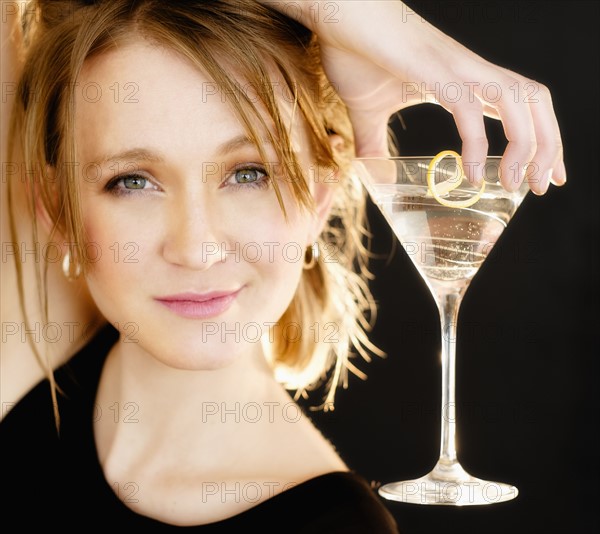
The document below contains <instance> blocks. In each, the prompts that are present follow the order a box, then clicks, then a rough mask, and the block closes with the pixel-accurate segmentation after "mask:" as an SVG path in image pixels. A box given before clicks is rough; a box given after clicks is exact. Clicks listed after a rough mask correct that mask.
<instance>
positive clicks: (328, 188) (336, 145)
mask: <svg viewBox="0 0 600 534" xmlns="http://www.w3.org/2000/svg"><path fill="white" fill-rule="evenodd" d="M329 142H330V144H331V149H332V150H333V151H334V152H338V151H341V150H342V149H343V148H344V144H345V143H344V140H343V139H342V137H340V136H339V135H337V134H332V135H330V136H329ZM339 182H340V177H339V169H337V168H332V167H318V168H317V172H316V173H315V175H314V177H313V199H314V201H315V221H314V224H313V227H312V228H311V232H310V242H309V243H308V245H310V244H312V243H314V242H315V241H316V240H317V238H318V237H319V235H320V234H321V232H322V231H323V228H324V227H325V223H326V222H327V220H328V218H329V214H330V212H331V206H332V205H333V198H334V193H335V191H336V190H337V188H338V187H339Z"/></svg>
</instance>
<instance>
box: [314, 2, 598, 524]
mask: <svg viewBox="0 0 600 534" xmlns="http://www.w3.org/2000/svg"><path fill="white" fill-rule="evenodd" d="M407 4H408V5H409V6H410V7H412V8H413V9H414V10H415V11H416V12H417V13H419V14H421V15H423V17H424V18H425V19H426V20H428V21H429V22H431V23H432V24H434V25H435V26H437V27H438V28H440V29H441V30H442V31H444V32H445V33H447V34H449V35H450V36H452V37H453V38H455V39H457V40H458V41H459V42H461V43H463V44H464V45H466V46H467V47H469V48H471V49H472V50H474V51H475V52H476V53H478V54H479V55H481V56H483V57H484V58H486V59H488V60H490V61H492V62H493V63H496V64H498V65H501V66H504V67H507V68H509V69H511V70H514V71H516V72H519V73H521V74H523V75H525V76H527V77H529V78H532V79H534V80H537V81H539V82H542V83H544V84H545V85H547V86H548V87H549V88H550V89H551V92H552V96H553V101H554V107H555V111H556V114H557V116H558V119H559V123H560V125H561V131H562V137H563V143H564V150H565V163H566V168H567V176H568V182H567V185H566V186H565V187H562V188H557V187H554V186H551V188H550V191H549V192H548V194H546V195H545V196H543V197H536V196H534V195H533V194H530V195H528V197H527V198H526V199H525V201H524V203H523V204H522V206H521V208H520V209H519V211H518V212H517V214H516V215H515V217H514V219H513V221H512V222H511V224H510V226H509V227H508V229H507V230H506V231H505V233H504V234H503V236H502V238H501V240H500V241H498V244H497V245H496V247H495V248H494V251H493V252H492V254H491V255H490V256H489V258H488V261H487V262H486V263H485V265H484V266H483V267H482V268H481V270H480V272H479V273H478V275H477V277H476V278H475V279H474V281H473V282H472V284H471V287H470V289H469V291H468V292H467V294H466V296H465V298H464V301H463V305H462V308H461V313H460V318H459V334H458V339H457V405H458V406H457V412H458V414H457V416H458V454H459V459H460V460H461V462H462V464H463V466H464V467H465V468H466V469H467V470H468V471H470V472H471V473H472V474H474V475H476V476H478V477H480V478H483V479H487V480H496V481H502V482H509V483H512V484H515V485H516V486H517V487H518V488H519V491H520V493H519V496H518V498H517V499H516V500H514V501H510V502H506V503H500V504H494V505H491V506H481V507H479V506H476V507H473V506H467V507H463V508H459V507H446V506H421V505H412V504H404V503H396V502H389V501H384V502H385V503H386V505H387V506H388V508H389V510H391V512H392V513H393V514H394V516H395V517H396V520H397V522H398V525H399V527H400V530H401V532H404V533H409V534H410V533H414V534H421V533H426V534H428V533H434V532H436V533H437V532H439V533H444V534H450V533H461V534H468V533H489V534H492V533H496V532H498V533H500V532H502V533H506V532H517V533H521V532H524V533H525V532H526V533H532V534H533V533H538V532H539V533H546V534H548V533H554V532H557V533H558V532H560V533H564V532H568V533H576V534H578V533H587V532H592V531H596V529H597V528H598V526H599V524H600V523H599V522H598V515H597V512H596V511H595V509H596V504H595V501H596V500H597V499H596V494H597V488H598V482H599V477H598V452H599V451H600V446H599V443H598V437H597V436H598V422H599V421H598V419H599V418H598V410H599V409H600V408H599V407H600V404H599V403H598V389H597V388H598V349H597V346H598V343H597V342H593V337H595V336H597V335H598V330H596V329H597V328H598V313H597V305H598V212H599V211H600V209H599V204H600V197H599V196H598V179H599V177H598V166H599V165H600V163H599V161H598V156H599V148H600V147H599V145H598V134H597V131H598V130H597V123H598V121H599V118H600V117H599V113H598V98H599V96H600V92H599V87H598V65H599V60H598V55H597V52H596V49H597V46H598V24H599V17H598V13H599V4H598V3H597V2H594V1H570V2H566V1H562V2H552V1H544V2H538V1H536V2H532V1H520V2H514V1H507V0H504V1H483V0H479V1H478V0H473V1H451V0H449V1H409V2H407ZM399 31H401V28H399ZM399 53H401V51H399ZM402 117H403V120H404V123H405V126H406V130H403V129H402V128H401V127H399V124H398V123H394V126H395V127H396V129H397V132H398V143H399V147H400V151H401V153H402V154H403V155H423V154H435V153H437V152H439V151H441V150H444V149H454V150H458V151H460V148H461V144H460V138H459V137H458V134H457V132H456V127H455V125H454V121H453V119H452V117H451V116H450V115H449V114H448V113H446V112H445V111H444V110H443V109H442V108H439V107H437V106H433V105H428V104H425V105H420V106H416V107H414V108H411V109H409V110H405V111H403V112H402ZM486 125H487V128H488V129H487V131H488V136H489V140H490V149H489V153H490V154H501V153H502V152H503V150H504V147H505V146H506V139H505V138H504V135H503V132H502V127H501V125H500V123H498V122H497V121H493V120H488V119H486ZM370 220H371V224H372V229H373V231H374V233H375V235H376V239H375V241H374V249H375V251H377V252H384V253H389V254H388V256H389V259H388V260H387V261H383V260H378V261H375V262H374V263H373V264H372V267H373V270H374V271H375V273H376V274H377V279H376V280H375V281H374V282H373V283H372V286H371V287H372V290H373V292H374V294H375V297H376V299H377V300H378V302H379V304H380V305H379V310H380V316H379V319H378V321H377V325H376V327H375V330H374V332H373V335H372V339H373V340H374V341H375V342H376V343H377V344H378V345H379V346H380V347H381V348H382V349H383V350H385V351H386V352H387V353H388V355H389V356H388V357H387V358H386V359H379V358H376V359H375V361H373V362H372V363H370V364H366V363H365V362H359V364H360V365H359V367H361V368H362V369H363V370H365V371H366V372H367V373H368V380H366V381H364V382H363V381H361V380H359V379H357V378H355V377H351V378H350V387H349V388H348V389H347V390H341V391H340V392H339V393H338V395H337V404H336V410H335V411H334V412H330V413H314V412H313V413H311V417H313V420H314V421H315V423H316V424H317V426H318V427H319V428H320V429H321V430H322V431H323V433H324V434H325V435H326V436H327V437H328V438H329V439H331V440H332V442H333V443H334V445H336V447H337V448H338V451H339V453H340V454H341V456H342V458H343V459H344V460H345V461H346V462H347V463H348V465H349V466H350V467H351V468H352V469H355V470H356V471H358V472H359V473H360V474H362V475H363V476H365V477H366V478H367V479H369V480H371V481H375V482H377V483H385V482H390V481H394V480H403V479H410V478H416V477H418V476H421V475H424V474H425V473H426V472H428V471H429V470H430V469H431V468H432V467H433V465H434V464H435V461H436V460H437V457H438V453H439V405H440V380H441V376H440V375H441V366H440V363H439V344H440V334H439V332H438V321H439V319H438V314H437V309H436V307H435V305H434V302H433V299H432V297H431V295H430V293H429V291H428V289H427V287H426V286H425V284H424V282H423V281H422V280H421V278H420V277H419V275H418V274H417V272H416V270H415V269H414V268H413V266H412V264H411V262H410V260H409V259H408V257H407V256H405V254H404V252H403V251H402V249H401V247H398V246H396V245H395V239H394V237H393V235H392V234H391V231H390V230H389V228H388V227H387V225H386V224H385V222H383V220H382V218H381V217H380V215H379V214H378V213H377V211H376V210H374V209H372V208H371V210H370Z"/></svg>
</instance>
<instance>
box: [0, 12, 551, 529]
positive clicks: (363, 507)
mask: <svg viewBox="0 0 600 534" xmlns="http://www.w3.org/2000/svg"><path fill="white" fill-rule="evenodd" d="M67 4H68V6H69V8H68V9H67V7H66V6H67ZM88 4H89V5H88ZM57 6H59V3H53V7H54V12H51V10H48V9H45V10H42V14H41V16H42V18H41V21H40V24H38V25H37V26H36V25H34V27H35V30H36V31H35V33H34V32H32V31H31V32H29V33H27V34H26V37H27V39H28V41H29V42H28V43H26V44H28V46H29V47H30V48H29V52H28V60H27V62H26V63H25V67H24V74H23V77H22V81H21V85H20V87H19V93H18V94H19V99H18V101H17V104H16V114H15V117H16V120H15V126H14V133H15V139H18V140H20V142H21V144H22V147H21V149H22V151H23V153H24V155H25V156H24V157H25V167H24V169H25V170H28V169H35V170H36V172H35V173H24V174H28V176H29V178H30V180H29V181H28V182H27V188H28V191H25V193H27V192H28V193H30V195H29V197H27V196H26V195H24V196H23V197H20V196H19V195H20V194H21V193H24V192H23V191H21V192H19V191H20V190H19V189H18V183H19V180H18V178H20V176H21V175H20V174H19V175H18V176H17V173H15V178H14V179H13V181H14V182H16V185H17V187H14V188H13V190H12V194H13V196H14V198H13V200H14V203H13V209H14V210H15V211H14V212H13V214H14V215H15V216H14V217H13V220H14V225H15V226H16V227H15V228H14V232H13V235H15V236H21V235H23V231H24V230H29V229H30V228H29V227H27V225H28V224H33V231H34V235H35V234H36V232H39V234H43V233H45V234H46V236H45V239H46V241H45V242H44V246H43V247H41V248H42V249H43V250H45V252H46V254H45V256H46V260H48V262H49V263H50V264H52V263H53V262H52V259H53V258H54V256H52V257H50V253H51V252H50V251H52V250H54V248H55V245H56V246H59V247H62V248H61V250H60V258H61V264H62V266H63V271H64V275H65V279H66V280H73V282H72V284H79V285H80V288H81V291H85V292H87V291H89V294H90V296H91V299H92V301H93V303H94V306H97V308H98V310H99V312H100V314H101V315H102V316H103V317H105V318H106V319H107V321H108V322H109V323H110V324H112V325H114V327H115V328H113V327H105V328H101V329H100V331H99V333H98V335H97V336H96V337H94V339H93V340H92V341H91V342H89V341H90V340H89V337H90V332H91V331H92V330H94V327H91V328H90V327H89V324H93V323H94V320H95V317H96V316H97V312H95V309H94V306H91V305H86V298H87V295H86V294H84V295H83V298H81V299H80V300H78V302H83V305H82V315H83V314H86V315H85V319H84V318H83V317H82V315H79V314H73V310H72V308H68V309H66V310H62V312H61V310H58V313H56V314H55V315H53V313H54V310H53V309H52V308H51V309H50V310H49V311H48V314H47V315H46V313H42V317H41V322H42V324H43V325H44V326H43V327H42V330H41V333H42V335H41V336H38V337H40V338H42V339H38V340H36V339H35V334H34V335H33V336H32V335H31V334H26V333H25V334H23V332H24V331H25V330H28V331H29V332H31V325H32V324H33V323H34V322H35V321H36V319H37V318H36V317H35V315H33V314H31V313H28V312H27V310H28V306H29V309H31V308H32V303H31V301H30V300H29V299H31V298H32V297H31V295H32V293H31V292H30V291H28V289H29V288H22V289H21V292H20V293H21V295H20V296H21V301H22V302H23V304H24V312H23V313H24V316H25V317H26V320H25V321H24V323H23V324H24V325H25V327H24V328H23V329H22V330H23V331H22V332H19V336H14V335H11V336H12V337H8V336H7V339H11V340H15V339H16V340H17V341H12V342H13V344H14V346H15V347H19V348H20V350H21V351H26V350H30V351H31V352H32V353H37V355H38V356H40V360H41V363H42V364H43V365H42V366H40V369H44V364H45V366H46V368H47V370H49V371H51V370H52V369H55V368H56V367H57V366H58V363H59V362H60V361H62V360H63V359H65V358H67V357H68V356H70V355H71V354H72V352H71V354H69V352H70V351H73V350H74V347H75V345H76V343H71V344H70V345H68V344H67V347H66V349H65V347H64V346H63V347H61V350H59V351H57V352H58V355H57V357H56V356H55V355H52V354H48V353H47V352H46V351H45V350H42V349H45V348H46V347H47V346H48V345H50V346H51V344H49V343H48V341H49V339H47V338H49V337H50V338H51V336H52V335H53V333H49V332H48V329H47V328H46V327H47V326H48V325H50V321H51V320H52V319H53V317H57V316H58V317H61V319H60V320H58V321H56V320H54V321H53V322H54V323H56V324H57V325H58V327H59V328H61V329H62V333H63V334H66V331H67V325H69V328H71V326H72V328H71V331H75V328H78V329H79V331H78V332H77V333H78V335H73V336H72V337H70V338H69V339H73V340H75V339H76V340H77V342H78V343H79V344H80V345H81V344H84V343H85V342H89V343H87V345H86V347H85V349H83V351H82V352H80V353H79V354H77V355H76V356H75V358H73V359H72V360H71V361H70V362H69V365H68V366H67V367H65V368H62V369H59V370H57V371H56V373H55V374H53V373H49V378H50V387H49V386H48V383H47V382H43V383H42V384H40V385H39V386H37V387H35V388H33V389H32V387H33V386H35V384H36V382H37V381H38V380H39V379H40V378H41V377H40V376H39V373H40V371H37V370H36V371H34V369H35V367H34V365H33V363H32V362H31V360H32V358H29V359H28V360H27V362H29V363H27V362H25V363H23V361H22V360H23V358H22V359H21V361H19V359H18V358H15V357H14V356H13V357H11V361H10V362H9V363H8V364H7V367H8V368H9V370H10V371H11V373H12V374H13V376H18V380H17V381H16V384H15V385H14V386H12V387H13V391H12V392H11V393H12V395H13V397H12V398H13V399H15V401H16V400H19V399H20V402H19V403H18V404H17V405H16V406H15V407H14V408H13V410H12V412H11V413H10V414H9V415H8V417H7V418H6V421H5V422H4V423H3V431H4V434H5V436H8V437H9V439H7V438H4V439H5V440H7V441H8V443H9V457H10V458H11V459H13V460H14V461H13V462H12V464H11V465H14V466H15V468H16V469H18V471H15V472H14V473H11V472H9V473H8V480H9V481H10V482H9V483H10V484H11V486H12V487H13V488H14V489H15V490H16V494H21V493H22V492H27V493H28V499H31V498H33V499H35V500H36V502H40V506H41V507H42V508H43V509H44V510H46V509H48V510H52V511H54V512H56V510H60V507H61V506H64V503H65V502H67V501H68V502H70V503H72V505H73V506H77V508H79V509H80V510H85V511H86V512H87V513H89V514H93V517H94V521H95V522H99V523H103V524H122V525H130V526H145V527H146V528H151V527H155V528H162V527H166V525H167V524H168V525H181V526H190V525H204V527H203V528H205V529H208V528H214V529H221V530H222V531H224V529H232V528H242V527H248V526H249V525H256V524H259V523H260V524H262V525H263V526H264V524H265V521H269V528H272V529H274V530H277V531H280V530H281V529H282V528H283V529H289V530H292V531H302V528H306V529H309V528H310V529H311V530H310V531H315V529H316V528H320V529H321V530H322V531H326V532H331V531H335V529H336V528H338V529H340V531H343V532H348V531H351V530H350V528H354V529H357V530H356V531H360V532H369V531H378V532H388V531H389V532H393V531H394V530H395V526H394V524H393V520H392V519H391V516H389V514H388V513H387V512H386V511H385V509H384V508H383V507H382V506H381V504H380V503H379V502H378V501H377V500H376V498H375V497H374V496H373V495H372V494H371V493H370V490H369V488H368V486H366V485H365V483H364V481H362V480H361V479H360V478H359V477H357V476H356V475H353V474H352V473H351V472H350V471H349V468H348V467H347V466H346V465H345V464H344V462H343V461H342V460H341V459H340V458H339V456H338V455H337V453H336V452H335V450H334V449H333V447H332V446H331V444H329V443H328V442H327V441H326V440H325V439H324V438H323V437H322V436H321V435H320V434H319V433H318V432H317V431H316V430H315V429H314V427H313V426H312V425H311V424H310V422H309V421H308V420H307V419H306V418H304V417H295V416H293V415H291V414H290V413H289V406H290V398H289V397H288V396H287V394H286V393H285V390H284V389H283V388H282V386H281V385H280V383H282V384H284V385H285V386H286V387H287V388H289V389H296V390H298V389H299V390H300V391H301V390H302V389H303V388H306V387H309V386H310V385H311V384H313V383H315V382H316V381H317V380H318V379H319V378H320V377H321V376H322V375H323V374H324V372H326V371H327V370H328V369H329V368H330V367H331V368H332V389H331V390H330V391H331V392H333V388H334V387H335V385H337V383H338V382H339V381H340V380H341V379H343V376H344V371H345V369H347V368H348V367H351V365H352V364H351V362H350V361H349V360H348V355H347V348H348V345H350V344H352V345H353V346H354V348H355V349H356V350H357V351H359V352H361V351H362V352H364V350H365V348H367V349H370V350H373V351H376V349H375V348H374V347H372V346H370V345H369V344H368V341H367V340H366V336H365V330H367V329H368V326H369V320H370V319H371V318H372V316H373V311H374V307H373V303H372V301H371V300H370V298H369V293H368V289H367V288H366V286H365V283H364V282H363V281H362V280H361V278H360V277H358V276H356V275H354V274H353V273H352V265H353V262H354V261H355V259H356V258H359V259H361V261H363V262H364V257H363V256H361V254H359V253H358V252H357V251H359V250H360V235H358V233H357V232H356V230H354V231H353V228H355V227H354V224H353V223H356V222H357V221H360V220H361V217H362V206H363V202H364V198H363V197H362V191H361V189H360V186H359V184H357V183H355V182H354V181H353V180H352V179H351V177H350V175H349V174H348V173H347V172H346V169H347V163H348V158H349V157H351V155H352V150H353V146H352V135H351V132H350V129H349V124H348V117H347V116H346V115H345V113H344V108H343V106H342V105H341V102H340V101H339V99H338V98H337V96H336V94H335V93H334V92H333V91H332V90H331V87H330V86H329V85H328V84H327V82H326V79H325V78H324V76H323V73H322V72H321V68H320V62H319V60H318V57H319V48H318V45H317V43H316V41H315V40H314V39H313V38H312V36H311V35H310V33H309V32H308V31H306V30H305V29H304V28H303V27H302V26H300V25H298V24H294V23H292V22H291V21H290V20H289V19H287V18H285V17H282V16H277V15H276V14H275V13H274V12H273V11H270V10H267V9H265V8H263V7H260V6H259V5H258V3H256V2H250V1H247V2H240V1H239V0H235V1H234V0H231V1H222V2H210V3H207V2H198V3H197V4H196V5H194V3H190V2H181V3H180V2H174V3H173V2H171V3H167V4H166V5H162V4H161V5H160V9H158V6H157V3H156V2H151V1H147V2H144V1H141V2H130V1H112V2H82V3H81V5H73V4H71V3H65V4H60V6H62V9H59V8H57ZM60 6H59V7H60ZM34 22H35V21H34ZM307 25H310V23H307ZM324 42H325V43H326V40H325V41H324ZM326 50H327V45H326V46H325V47H324V50H323V51H322V52H323V53H325V51H326ZM330 77H331V75H330ZM344 87H345V85H340V90H341V92H342V93H343V92H344ZM345 101H346V104H347V105H348V107H349V110H350V112H351V115H352V114H353V115H354V127H355V129H356V125H357V124H360V122H361V121H360V118H357V113H360V109H359V108H360V107H361V106H360V105H358V107H356V106H354V107H353V104H352V102H353V100H352V95H349V94H348V93H346V95H345ZM388 105H389V103H386V106H388ZM382 109H383V111H385V109H387V108H385V107H384V108H382ZM368 111H369V112H371V111H372V113H373V115H375V114H376V112H378V113H380V112H381V110H379V109H375V110H368ZM359 131H360V129H359ZM17 134H19V136H17ZM357 137H358V136H357ZM359 139H360V138H359ZM362 150H363V152H364V150H365V149H364V147H363V149H362ZM553 158H554V159H553V161H554V160H556V159H557V158H558V156H557V155H556V154H554V155H553ZM11 185H12V184H11ZM532 187H533V186H532ZM539 192H543V191H541V190H540V191H539ZM27 198H30V199H31V200H30V203H29V204H27V200H26V199H27ZM20 202H21V203H22V204H19V203H20ZM28 207H29V208H30V209H31V215H32V216H33V219H32V221H33V222H31V221H29V220H25V219H26V218H25V217H18V216H16V215H17V214H19V213H20V211H18V210H19V209H20V208H23V209H27V208H28ZM330 222H331V223H330ZM13 242H15V243H20V242H21V241H20V237H19V238H17V239H13ZM315 243H316V244H317V245H315ZM318 245H320V249H321V250H324V249H325V246H327V248H326V250H327V251H333V256H332V257H330V258H329V259H330V260H331V259H333V260H334V261H325V260H324V259H321V260H319V258H318V252H317V251H318V250H319V246H318ZM305 251H306V252H305ZM17 254H18V256H17V260H18V262H17V265H20V266H21V270H22V271H26V270H27V269H29V268H31V269H32V271H33V272H36V270H37V267H38V266H39V264H35V265H33V266H32V265H29V264H27V262H26V261H23V258H22V257H21V256H22V254H21V250H18V252H17ZM63 258H64V259H63ZM32 263H33V262H32ZM57 263H58V262H57V261H54V264H52V265H51V267H55V268H56V267H57V265H56V264H57ZM56 270H57V269H55V271H56ZM40 272H41V273H42V274H43V270H42V271H40ZM18 274H19V273H18ZM20 274H22V275H23V276H25V275H27V272H22V273H20ZM40 278H43V277H42V276H40ZM20 279H22V278H20ZM63 286H64V283H63ZM76 287H77V286H76ZM55 288H56V286H55V285H54V284H53V280H52V279H49V280H48V281H46V283H44V281H43V279H41V280H40V283H39V286H38V287H37V288H34V289H35V290H36V291H39V294H40V295H41V297H42V303H41V304H40V306H39V309H40V310H42V311H43V310H44V308H45V305H44V302H43V301H44V299H45V298H49V299H50V303H51V304H53V303H54V302H55V300H54V299H53V296H52V294H50V293H49V292H50V291H52V290H54V289H55ZM33 295H34V296H35V291H34V292H33ZM61 313H62V315H61ZM314 325H317V329H316V331H315V330H314V329H313V330H309V328H310V327H311V326H314ZM327 325H333V326H334V329H335V330H334V332H331V331H326V330H325V328H326V327H327ZM44 333H45V335H44ZM307 334H308V335H307ZM330 334H333V338H332V336H331V335H330ZM27 336H28V337H27ZM56 337H57V336H54V338H53V339H56ZM65 337H66V336H65ZM31 338H34V339H31ZM61 338H62V336H61ZM117 338H118V340H117ZM23 339H25V340H26V341H30V344H29V346H27V348H24V347H23V346H25V343H22V342H21V341H23ZM50 340H51V339H50ZM261 340H265V341H266V344H265V350H264V351H263V347H262V344H261V343H259V341H261ZM36 341H39V343H37V344H36ZM328 341H329V343H328ZM331 341H335V343H331ZM19 342H21V344H20V345H19V344H18V343H19ZM17 352H18V351H17ZM265 356H267V360H268V363H269V365H267V360H265ZM46 358H47V359H46ZM52 358H54V359H52ZM3 359H4V357H3ZM4 365H5V362H4V361H3V366H4ZM272 369H274V370H275V377H274V376H273V373H272ZM36 373H38V375H36ZM55 376H56V385H54V384H53V383H52V380H53V379H54V377H55ZM275 378H277V381H276V380H275ZM48 390H50V392H51V393H53V394H54V395H55V399H56V400H57V403H55V406H54V410H53V409H52V406H51V404H50V403H49V401H48ZM57 391H58V393H57ZM327 401H328V402H330V401H331V397H329V398H328V399H327ZM44 403H47V404H46V405H45V404H44ZM248 407H251V408H252V409H254V410H255V412H253V413H252V414H251V415H249V414H248V412H247V411H244V410H245V409H246V410H247V409H248ZM284 407H286V408H285V410H286V411H284ZM46 408H47V409H46ZM259 410H260V412H259ZM278 410H279V411H278ZM259 413H260V414H261V416H259V415H258V414H259ZM296 413H298V412H296ZM59 417H60V418H61V420H60V427H59V428H60V438H57V437H56V430H55V428H54V424H55V422H57V421H58V420H59ZM131 423H134V424H131ZM50 481H52V483H51V484H52V485H50ZM32 482H33V485H32ZM57 486H58V487H57ZM291 488H293V489H291ZM284 490H285V491H284ZM115 496H116V498H115ZM325 497H326V498H327V501H325V500H324V498H325ZM41 503H46V504H47V505H48V508H44V506H45V505H43V504H41ZM19 504H20V503H19V502H18V499H17V500H16V502H15V506H14V508H13V509H14V510H18V509H19ZM24 504H25V506H27V507H28V505H27V504H26V503H24ZM299 506H301V507H302V512H301V514H300V517H293V519H292V520H290V517H291V514H292V513H294V512H295V511H296V510H298V507H299ZM27 509H28V508H27ZM65 511H67V510H66V509H65ZM41 517H43V519H42V520H43V521H47V516H41ZM281 519H284V520H287V521H288V524H286V525H285V526H282V523H280V522H278V521H280V520H281ZM35 520H36V518H32V519H31V521H33V522H34V521H35ZM59 520H60V521H61V522H63V523H64V522H65V521H68V516H67V515H65V514H64V513H61V514H60V519H59ZM117 522H118V523H117ZM289 523H291V524H289ZM207 525H210V527H209V526H207ZM215 531H218V530H215Z"/></svg>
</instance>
